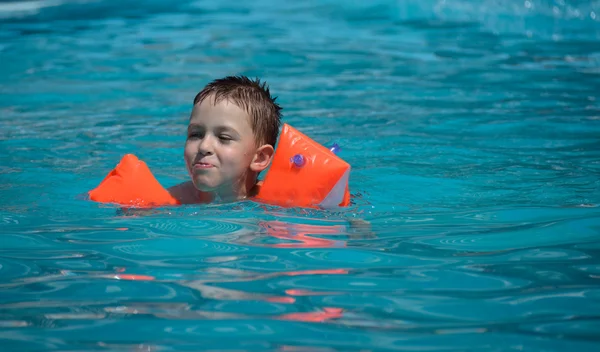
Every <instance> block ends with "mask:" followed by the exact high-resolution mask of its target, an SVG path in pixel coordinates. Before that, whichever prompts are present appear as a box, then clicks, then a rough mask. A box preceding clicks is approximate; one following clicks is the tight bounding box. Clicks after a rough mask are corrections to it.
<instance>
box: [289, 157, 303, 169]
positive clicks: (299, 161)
mask: <svg viewBox="0 0 600 352" xmlns="http://www.w3.org/2000/svg"><path fill="white" fill-rule="evenodd" d="M290 162H291V163H292V164H294V166H296V167H302V166H304V164H306V159H304V156H302V154H296V155H294V156H293V157H291V158H290Z"/></svg>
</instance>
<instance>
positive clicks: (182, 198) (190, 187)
mask: <svg viewBox="0 0 600 352" xmlns="http://www.w3.org/2000/svg"><path fill="white" fill-rule="evenodd" d="M167 191H168V192H169V194H171V196H172V197H174V198H175V199H177V200H178V201H179V202H180V203H181V204H196V203H208V201H207V199H206V195H205V194H203V193H202V192H200V191H198V190H197V189H196V187H194V184H193V183H192V181H187V182H182V183H180V184H178V185H175V186H171V187H169V188H168V189H167Z"/></svg>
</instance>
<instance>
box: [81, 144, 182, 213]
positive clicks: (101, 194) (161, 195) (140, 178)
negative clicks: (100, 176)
mask: <svg viewBox="0 0 600 352" xmlns="http://www.w3.org/2000/svg"><path fill="white" fill-rule="evenodd" d="M89 196H90V199H91V200H93V201H96V202H101V203H117V204H121V205H129V206H136V207H154V206H163V205H178V204H179V201H177V199H175V198H173V197H172V196H171V194H169V192H168V191H167V190H166V189H165V188H164V187H163V186H162V185H161V184H160V183H159V182H158V181H157V180H156V178H155V177H154V175H153V174H152V172H151V171H150V169H149V168H148V166H147V165H146V163H144V162H143V161H141V160H139V159H138V158H137V157H136V156H135V155H133V154H127V155H125V156H124V157H123V158H122V159H121V162H120V163H119V164H118V165H117V167H115V168H114V169H113V170H112V171H111V172H109V173H108V175H106V177H105V178H104V180H102V182H100V184H99V185H98V187H96V188H94V189H93V190H91V191H90V192H89Z"/></svg>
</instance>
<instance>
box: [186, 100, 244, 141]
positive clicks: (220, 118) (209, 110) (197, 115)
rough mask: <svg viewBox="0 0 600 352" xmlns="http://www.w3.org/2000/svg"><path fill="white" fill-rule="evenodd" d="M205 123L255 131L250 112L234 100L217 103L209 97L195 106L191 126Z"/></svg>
mask: <svg viewBox="0 0 600 352" xmlns="http://www.w3.org/2000/svg"><path fill="white" fill-rule="evenodd" d="M205 123H211V124H222V125H225V126H229V127H231V128H236V127H237V128H238V129H240V128H243V129H249V130H250V132H252V130H253V129H252V124H251V119H250V115H249V114H248V112H246V110H245V109H243V108H242V107H240V106H238V105H237V104H236V103H235V102H233V101H232V100H230V99H225V98H224V99H221V100H219V101H216V102H215V101H214V99H212V98H211V97H207V99H205V100H203V101H201V102H199V103H197V104H195V105H194V107H193V108H192V114H191V116H190V121H189V124H190V125H197V124H205Z"/></svg>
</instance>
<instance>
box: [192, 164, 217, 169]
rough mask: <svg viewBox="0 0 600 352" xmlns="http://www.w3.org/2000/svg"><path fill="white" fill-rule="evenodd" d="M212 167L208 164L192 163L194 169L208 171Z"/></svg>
mask: <svg viewBox="0 0 600 352" xmlns="http://www.w3.org/2000/svg"><path fill="white" fill-rule="evenodd" d="M211 167H214V165H212V164H209V163H194V169H210V168H211Z"/></svg>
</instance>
